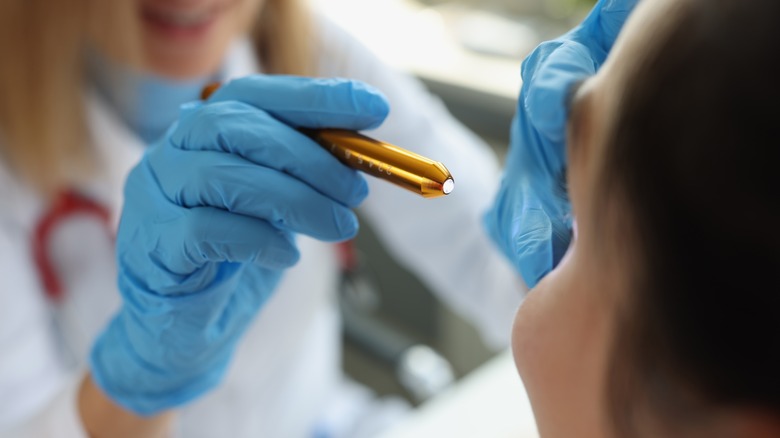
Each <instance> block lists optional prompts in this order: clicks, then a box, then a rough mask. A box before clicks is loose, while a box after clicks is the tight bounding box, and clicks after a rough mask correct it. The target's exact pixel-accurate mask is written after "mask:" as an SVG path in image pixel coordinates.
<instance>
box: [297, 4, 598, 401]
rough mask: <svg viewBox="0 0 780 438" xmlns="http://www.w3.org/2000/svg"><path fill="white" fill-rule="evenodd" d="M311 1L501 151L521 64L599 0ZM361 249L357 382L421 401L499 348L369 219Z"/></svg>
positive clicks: (351, 363) (349, 351)
mask: <svg viewBox="0 0 780 438" xmlns="http://www.w3.org/2000/svg"><path fill="white" fill-rule="evenodd" d="M310 1H311V2H312V3H313V4H314V6H315V8H316V9H318V10H319V11H320V12H321V13H322V14H324V15H326V16H328V17H330V19H332V20H333V21H335V22H337V23H339V24H341V25H342V26H343V27H344V28H346V29H347V30H348V31H349V32H351V33H353V34H354V35H356V36H357V37H358V38H359V39H360V40H361V41H362V42H363V43H364V44H365V45H367V46H369V47H370V48H372V49H374V50H375V51H376V52H377V53H378V54H379V55H380V57H382V58H383V59H384V60H385V61H386V62H388V63H389V64H391V65H392V66H395V67H397V68H399V69H403V70H407V71H409V72H411V73H412V74H414V75H416V76H417V77H419V78H420V79H421V80H422V81H423V82H424V84H425V85H426V86H427V87H428V88H429V90H431V91H432V92H433V93H435V94H437V95H438V96H439V97H440V98H441V99H442V100H443V101H444V103H445V104H446V105H447V107H448V108H449V110H450V111H451V112H452V113H453V114H454V115H455V116H456V117H457V118H459V119H460V120H461V122H463V123H464V124H465V125H466V126H468V127H469V128H470V129H472V130H473V131H475V132H476V133H477V134H478V135H480V136H481V137H482V138H483V139H484V140H486V141H487V142H488V143H489V144H490V145H491V146H492V147H494V148H495V149H496V151H497V152H498V153H499V155H501V156H503V154H504V152H505V149H506V145H507V144H508V136H509V126H510V122H511V119H512V116H513V114H514V107H515V104H516V98H517V95H518V92H519V88H520V63H521V61H522V59H523V58H524V57H525V56H526V55H527V54H528V53H529V52H530V51H531V50H532V49H533V48H534V47H535V46H536V45H537V44H538V43H540V42H541V41H544V40H547V39H552V38H555V37H557V36H559V35H561V34H562V33H564V32H566V31H567V30H568V29H570V28H571V27H572V26H573V25H575V24H576V23H578V22H579V21H580V20H581V19H582V18H584V16H585V14H586V13H587V11H588V10H589V8H590V7H591V6H592V5H593V3H594V0H310ZM377 17H382V19H381V20H379V19H377ZM354 243H355V245H354V246H355V247H354V251H355V253H354V254H352V256H354V257H352V258H351V259H352V260H353V263H352V268H351V271H350V272H349V273H347V274H346V275H345V281H344V288H343V293H342V310H343V315H344V321H345V325H344V326H345V330H344V343H345V349H344V363H345V368H346V370H347V372H348V373H349V375H350V376H351V377H352V378H353V379H355V380H357V381H359V382H361V383H363V384H365V385H368V386H369V387H371V388H372V389H373V390H374V391H376V392H377V393H378V394H380V395H393V396H398V397H402V398H404V399H406V400H407V401H409V402H410V403H412V404H413V405H418V404H420V403H421V402H424V401H425V400H427V399H429V398H431V397H432V396H434V395H436V394H438V393H440V392H441V391H442V390H443V389H445V388H447V387H448V386H449V384H450V383H452V382H454V381H457V380H458V379H460V378H461V377H462V376H464V375H466V374H467V373H469V372H471V371H472V370H474V369H475V368H477V367H478V366H480V365H481V364H483V363H484V362H485V361H487V360H488V359H490V358H491V357H493V356H494V355H496V354H497V353H499V352H497V351H491V350H490V349H489V348H487V347H486V346H485V345H484V344H483V343H482V341H481V339H480V337H479V335H478V334H477V333H476V332H475V331H474V329H473V328H471V327H470V326H469V325H468V324H467V323H466V322H464V321H463V320H462V319H461V318H459V317H458V316H456V315H455V314H453V313H452V312H451V311H450V310H449V309H447V308H446V307H443V306H442V305H441V304H440V303H439V302H438V301H437V300H436V299H435V298H434V297H433V296H432V295H431V294H430V293H429V291H428V290H426V288H425V287H424V286H423V285H422V284H420V283H419V282H418V281H417V279H416V278H414V276H413V275H411V274H410V273H408V272H407V271H405V270H404V269H403V268H401V267H399V266H398V265H397V264H396V263H394V262H393V261H392V259H390V258H389V257H388V256H387V254H386V253H385V251H384V250H383V248H382V247H381V245H379V244H378V242H377V240H376V238H375V236H374V234H373V232H372V230H371V229H370V228H367V227H366V226H365V223H364V225H363V226H362V227H361V231H360V234H359V236H358V237H357V239H356V240H355V242H354Z"/></svg>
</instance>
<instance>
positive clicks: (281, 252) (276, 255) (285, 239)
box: [255, 230, 301, 269]
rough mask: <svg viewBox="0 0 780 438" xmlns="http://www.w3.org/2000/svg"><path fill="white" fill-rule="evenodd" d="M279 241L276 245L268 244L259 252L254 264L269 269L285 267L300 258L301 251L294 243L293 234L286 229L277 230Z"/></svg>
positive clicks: (290, 265)
mask: <svg viewBox="0 0 780 438" xmlns="http://www.w3.org/2000/svg"><path fill="white" fill-rule="evenodd" d="M278 234H279V237H281V239H279V241H278V242H277V243H278V244H276V245H269V247H268V248H266V249H265V251H264V252H262V253H260V254H259V256H258V257H257V259H255V264H257V265H259V266H262V267H265V268H269V269H287V268H289V267H292V266H295V265H296V264H297V263H298V261H299V260H300V259H301V253H300V251H299V250H298V247H297V246H296V244H295V236H294V235H293V234H292V233H290V232H287V231H282V230H279V231H278Z"/></svg>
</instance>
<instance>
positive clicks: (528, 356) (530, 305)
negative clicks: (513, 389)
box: [512, 283, 550, 389]
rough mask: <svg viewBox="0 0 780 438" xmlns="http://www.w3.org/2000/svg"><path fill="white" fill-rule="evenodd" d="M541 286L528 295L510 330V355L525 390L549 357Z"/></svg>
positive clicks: (532, 382)
mask: <svg viewBox="0 0 780 438" xmlns="http://www.w3.org/2000/svg"><path fill="white" fill-rule="evenodd" d="M543 293H544V284H543V283H542V284H540V285H539V286H537V287H536V288H534V289H533V291H532V292H531V293H529V294H528V296H527V297H526V299H525V300H524V301H523V304H522V305H521V306H520V308H519V309H518V311H517V314H516V315H515V321H514V325H513V327H512V353H513V355H514V358H515V366H517V369H518V371H519V373H520V376H521V377H522V379H523V382H524V384H525V385H526V387H530V388H527V389H532V388H534V387H535V386H536V385H535V383H534V382H535V381H536V380H538V374H539V373H538V371H537V369H538V368H540V367H542V366H543V364H544V362H545V361H546V355H547V354H549V351H550V345H549V342H548V340H547V339H546V336H545V334H546V333H545V332H546V330H545V328H544V323H545V318H544V315H543V314H542V309H543V306H542V305H541V302H540V301H541V300H540V299H541V298H542V294H543Z"/></svg>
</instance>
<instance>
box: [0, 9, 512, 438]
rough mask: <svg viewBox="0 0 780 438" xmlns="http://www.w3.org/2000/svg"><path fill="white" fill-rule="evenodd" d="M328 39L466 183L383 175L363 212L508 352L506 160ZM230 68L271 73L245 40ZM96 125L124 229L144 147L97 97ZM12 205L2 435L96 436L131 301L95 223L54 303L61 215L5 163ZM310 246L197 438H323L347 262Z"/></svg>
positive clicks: (326, 27) (100, 182) (3, 297)
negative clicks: (99, 344)
mask: <svg viewBox="0 0 780 438" xmlns="http://www.w3.org/2000/svg"><path fill="white" fill-rule="evenodd" d="M319 30H320V38H321V41H322V43H323V46H324V47H325V49H324V50H323V51H322V52H321V53H319V54H318V57H319V63H318V66H319V71H318V74H319V75H321V76H341V77H350V78H356V79H360V80H363V81H366V82H368V83H370V84H372V85H374V86H376V87H377V88H379V89H380V90H382V91H383V92H384V93H385V94H386V95H387V97H388V98H389V101H390V104H391V113H390V116H389V118H388V119H387V121H386V122H385V124H384V125H383V126H382V127H380V128H379V129H377V130H376V131H374V132H372V135H374V136H376V137H377V138H381V139H384V140H387V141H390V142H393V143H396V144H399V145H403V146H404V147H407V148H410V149H412V150H414V151H416V152H419V153H421V154H423V155H426V156H429V157H431V158H433V159H436V160H439V161H442V162H444V163H446V165H447V166H448V168H449V169H450V171H451V172H452V174H453V175H454V177H455V181H456V188H455V191H454V192H453V194H451V195H450V196H447V197H444V198H439V199H422V198H419V197H417V196H415V195H413V194H410V193H408V192H406V191H404V190H399V189H398V188H397V187H395V186H393V185H391V184H388V183H387V182H384V181H380V180H377V179H374V178H370V177H369V178H368V180H369V186H370V191H371V194H370V196H369V197H368V199H367V200H366V201H365V203H364V204H363V205H362V206H361V208H360V210H361V212H362V215H363V217H364V218H365V219H366V220H368V221H370V222H371V224H372V226H373V228H374V229H375V230H376V231H377V232H378V234H379V236H380V237H381V238H382V240H383V242H384V243H385V244H386V245H387V248H388V250H389V251H390V253H391V254H393V255H395V256H397V258H398V259H399V260H402V261H404V263H405V265H406V266H407V267H408V268H410V269H411V270H412V271H413V272H415V273H416V274H418V275H419V276H420V278H421V279H422V280H423V281H424V282H425V283H426V284H427V285H428V286H429V287H430V288H431V289H432V290H433V291H434V292H435V293H437V294H438V295H439V296H440V297H441V298H442V299H444V300H445V301H446V302H447V303H449V304H450V305H451V306H452V307H453V308H454V309H455V310H456V311H458V312H459V313H461V314H462V315H464V316H465V317H467V318H468V319H470V320H471V321H473V322H474V323H475V324H476V325H477V326H478V327H479V328H480V329H481V331H482V333H483V334H484V337H485V339H486V340H487V341H488V342H490V343H492V344H494V345H496V346H505V345H506V344H507V342H508V336H509V332H510V325H511V320H512V316H513V315H514V311H515V309H516V307H517V305H518V304H519V302H520V299H521V297H522V295H523V293H524V291H525V286H524V285H523V284H522V282H521V280H520V279H519V277H518V276H517V275H516V274H515V273H514V271H513V270H512V268H511V267H510V266H509V264H508V263H507V262H506V261H505V260H504V259H503V257H501V256H500V254H499V253H498V251H497V250H496V249H495V248H494V246H493V245H492V244H491V243H490V242H489V240H488V238H487V237H486V236H485V234H484V233H483V231H482V227H481V216H482V214H483V212H484V210H485V209H486V208H487V207H488V206H489V204H490V202H491V201H492V198H493V195H494V193H495V190H496V188H497V186H498V179H499V167H498V163H497V160H496V158H495V156H494V155H493V154H492V152H491V151H490V150H489V148H488V147H487V146H486V145H484V144H483V143H482V142H481V141H480V140H479V139H478V138H476V137H475V136H474V135H473V134H471V133H470V132H468V131H466V130H465V129H464V128H463V127H462V126H461V125H460V124H458V123H457V122H456V121H455V120H454V119H453V118H452V117H451V116H450V115H449V114H448V113H447V111H446V110H445V108H444V106H443V105H442V104H441V103H440V102H439V101H438V100H437V99H436V98H434V97H433V96H431V95H430V94H428V93H427V92H426V91H425V89H424V88H423V87H422V86H421V84H420V83H418V82H417V81H416V80H414V79H412V78H410V77H408V76H406V75H402V74H399V73H398V72H395V71H392V70H391V69H389V68H388V67H387V66H385V65H383V64H382V63H381V62H380V61H379V60H378V59H377V58H376V57H375V56H374V55H373V54H371V53H369V52H368V51H367V50H366V49H365V48H364V47H363V46H361V45H360V44H359V43H358V42H357V41H356V40H355V39H354V38H353V37H351V36H350V35H348V34H346V33H345V32H344V31H342V30H341V29H338V28H336V27H335V26H334V25H332V24H329V23H324V22H323V23H320V27H319ZM226 71H227V74H228V76H229V77H237V76H242V75H246V74H250V73H255V72H257V71H258V68H257V65H256V61H255V58H254V55H253V53H252V49H251V47H250V44H249V43H248V42H247V41H241V42H237V43H236V44H234V47H233V48H232V49H231V51H230V53H229V55H228V57H227V68H226ZM89 123H90V126H91V130H92V134H93V137H94V138H95V139H96V142H95V143H96V145H97V146H96V147H97V153H98V154H99V157H100V160H101V172H100V174H99V175H97V176H96V178H95V179H94V181H93V182H92V183H91V184H89V185H86V186H84V187H81V188H80V190H81V191H82V192H84V193H88V194H89V195H90V196H92V197H93V198H94V199H97V200H99V201H100V202H101V203H103V204H104V205H106V206H107V207H108V208H109V209H110V211H111V212H112V214H113V216H112V217H113V219H114V221H116V219H117V218H118V215H119V212H120V208H121V203H122V194H121V193H122V185H123V181H124V178H125V176H126V175H127V173H128V171H129V170H130V168H131V167H132V166H133V165H134V164H135V163H136V162H137V161H138V160H139V158H140V156H141V154H142V153H143V150H144V146H143V145H142V144H141V142H140V140H139V139H138V138H137V137H136V136H135V135H133V134H132V133H131V132H129V131H128V130H127V128H126V127H125V126H124V125H122V123H121V122H120V121H119V119H118V118H117V116H116V114H114V113H113V111H112V110H111V108H109V107H108V106H107V105H106V104H105V103H104V102H102V101H101V100H100V98H98V97H97V96H96V95H94V94H93V93H89ZM0 205H2V208H1V209H0V271H1V272H2V275H0V437H5V436H19V437H27V436H29V437H44V436H57V437H64V438H71V437H73V438H75V437H83V436H85V435H84V432H83V430H82V429H81V426H80V423H79V421H78V419H77V414H76V408H75V394H76V390H77V388H76V385H77V382H78V381H79V379H80V378H81V376H82V373H83V372H84V366H85V365H84V362H85V357H86V355H87V354H88V351H89V348H90V345H91V342H92V341H93V339H94V338H95V336H96V335H97V333H98V332H99V330H100V329H101V327H102V326H103V324H105V322H106V321H107V320H108V319H109V317H110V316H111V313H112V312H113V310H114V309H115V308H116V307H117V306H118V305H119V298H118V293H117V292H116V284H115V275H116V267H115V265H114V258H113V248H112V242H111V237H110V236H107V234H106V231H105V228H104V226H102V225H101V224H100V223H99V221H97V220H95V219H94V218H90V217H74V218H71V219H69V220H67V221H65V222H63V223H62V224H60V225H59V227H58V228H57V230H56V231H55V233H54V235H53V238H52V239H51V243H50V245H49V250H50V252H51V257H52V259H53V260H54V261H55V265H56V266H57V272H58V273H59V275H60V277H61V278H62V279H63V281H64V283H65V285H66V289H67V290H66V294H65V299H64V301H63V302H61V303H60V304H54V303H51V302H50V301H49V300H47V298H46V297H45V294H44V292H43V287H42V285H41V280H40V278H39V275H38V272H37V270H36V266H35V264H34V263H33V261H32V260H33V257H32V251H31V241H32V233H33V230H34V226H35V224H36V223H37V221H38V220H39V218H40V216H41V215H42V214H43V212H44V211H45V209H46V206H45V205H44V203H43V201H42V200H41V199H40V198H38V197H37V196H36V195H35V194H34V193H32V192H31V191H30V190H29V189H28V188H26V187H24V186H23V185H22V184H21V183H20V182H19V181H18V180H16V179H15V178H14V177H13V176H12V174H11V173H10V172H9V171H8V170H7V168H5V167H2V168H0ZM114 223H115V222H114ZM298 242H299V245H300V250H301V255H302V257H301V260H300V262H299V263H298V265H296V266H295V267H293V268H292V269H290V270H289V272H287V273H286V275H285V276H284V278H283V280H282V283H281V285H280V286H279V288H278V290H277V291H276V292H275V294H274V295H273V297H272V298H271V299H270V301H269V302H268V303H267V305H266V306H265V307H264V308H263V309H262V311H261V313H260V315H259V316H258V318H257V319H256V321H255V322H254V323H253V325H252V326H251V328H250V329H249V330H248V332H247V333H246V336H245V338H244V339H243V341H242V343H241V344H240V346H239V348H238V350H237V352H236V355H235V358H234V360H233V362H232V365H231V367H230V369H229V371H228V373H227V376H226V378H225V380H224V383H223V384H221V385H220V386H219V387H218V388H217V389H216V390H214V391H212V392H211V393H209V394H207V395H206V396H204V397H202V398H201V399H199V400H197V401H195V402H194V403H192V404H190V405H188V406H186V407H184V408H183V409H182V410H181V415H180V419H179V420H178V427H179V432H180V433H181V435H182V436H185V437H217V436H219V437H227V436H229V437H271V438H275V437H282V438H296V437H308V436H310V434H311V431H312V427H313V425H314V424H315V422H316V421H317V418H318V417H319V416H320V415H321V413H322V412H323V409H324V407H325V405H326V404H327V400H328V397H329V396H330V395H331V394H332V393H333V392H334V391H335V390H336V386H337V382H338V381H339V379H340V377H341V373H342V371H341V364H340V344H339V343H340V332H339V330H340V327H339V318H338V313H337V308H336V303H335V294H334V292H335V290H336V286H337V281H338V266H337V260H336V257H335V253H334V246H333V245H332V244H326V243H322V242H318V241H315V240H312V239H308V238H300V239H299V240H298ZM12 429H13V430H14V431H15V432H12V431H11V430H12Z"/></svg>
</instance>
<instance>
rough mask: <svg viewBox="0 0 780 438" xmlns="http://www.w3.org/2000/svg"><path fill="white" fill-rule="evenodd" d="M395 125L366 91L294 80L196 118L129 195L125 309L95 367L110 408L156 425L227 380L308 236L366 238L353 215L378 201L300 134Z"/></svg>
mask: <svg viewBox="0 0 780 438" xmlns="http://www.w3.org/2000/svg"><path fill="white" fill-rule="evenodd" d="M387 113H388V104H387V101H386V100H385V99H384V97H382V96H381V95H380V94H379V93H378V92H377V91H375V90H374V89H372V88H369V87H368V86H367V85H364V84H362V83H359V82H354V81H347V80H337V79H333V80H325V79H319V80H315V79H305V78H297V77H284V76H275V77H272V76H251V77H247V78H243V79H239V80H236V81H233V82H231V83H229V84H227V85H225V86H223V87H222V88H221V89H220V90H218V91H217V92H216V93H215V94H214V95H213V96H212V97H211V98H210V99H209V100H208V102H206V103H200V102H198V103H192V104H187V105H184V106H183V107H182V113H181V117H180V119H179V121H178V122H177V123H175V124H174V125H173V126H172V127H171V129H169V130H168V131H167V133H166V135H165V136H164V138H163V139H162V140H161V141H159V142H157V143H156V144H154V145H153V146H152V147H150V148H149V149H148V150H147V152H146V154H145V155H144V157H143V159H142V160H141V162H140V163H139V164H138V166H136V167H135V168H134V169H133V171H132V172H131V173H130V176H129V177H128V180H127V182H126V185H125V205H124V209H123V212H122V218H121V222H120V225H119V232H118V236H117V261H118V268H119V290H120V292H121V295H122V298H123V305H122V307H121V310H120V311H119V313H118V314H117V315H116V317H115V318H114V319H113V320H112V322H111V323H110V324H109V326H108V327H107V329H106V330H105V331H104V332H103V333H102V334H101V336H100V337H99V339H98V340H97V342H96V343H95V346H94V348H93V351H92V355H91V358H90V361H91V367H92V375H93V379H94V380H95V382H96V383H97V384H98V385H99V386H100V387H101V388H102V389H103V390H104V391H105V392H106V394H108V396H110V397H111V398H112V399H113V400H115V401H116V402H117V403H119V404H120V405H122V406H124V407H125V408H127V409H130V410H131V411H133V412H136V413H138V414H141V415H149V414H154V413H157V412H160V411H162V410H165V409H169V408H172V407H176V406H180V405H182V404H184V403H187V402H188V401H190V400H193V399H194V398H196V397H198V396H199V395H201V394H203V393H204V392H206V391H208V390H209V389H211V388H213V387H214V386H215V385H217V384H218V383H219V382H220V380H221V378H222V376H223V375H224V374H225V370H226V367H227V366H228V363H229V361H230V358H231V355H232V353H233V351H234V349H235V347H236V344H237V342H238V341H239V338H240V337H241V335H242V333H243V332H244V331H245V330H246V328H247V326H248V325H249V323H250V322H251V321H252V319H253V318H254V317H255V315H256V314H257V313H258V311H259V309H260V308H261V307H262V306H263V304H264V303H265V302H266V300H267V299H268V297H269V295H270V294H271V293H272V292H273V290H274V288H275V286H276V285H277V283H278V281H279V279H280V276H281V274H282V272H283V270H284V269H285V268H288V267H290V266H292V265H293V264H295V263H296V261H297V260H298V257H299V255H298V250H297V248H296V245H295V237H294V236H295V234H296V233H303V234H306V235H309V236H312V237H314V238H317V239H321V240H325V241H339V240H345V239H349V238H351V237H353V236H354V235H355V234H356V232H357V228H358V224H357V219H356V217H355V215H354V213H353V212H352V211H351V210H350V208H351V207H355V206H357V205H358V204H359V203H360V202H361V201H362V200H363V199H364V198H365V196H366V195H367V193H368V186H367V184H366V181H365V180H364V179H363V177H362V176H361V175H359V174H358V173H357V172H355V171H354V170H352V169H349V168H347V167H345V166H343V165H342V164H341V163H339V162H338V160H336V158H334V157H333V156H332V155H330V154H329V153H328V152H326V151H325V150H324V149H323V148H322V147H320V146H319V145H317V144H316V143H314V142H313V141H312V140H310V139H309V138H308V137H306V136H304V135H303V134H301V133H299V132H298V131H296V130H295V129H293V128H292V127H291V126H295V127H308V128H318V127H337V128H345V129H355V130H358V129H369V128H374V127H376V126H378V125H379V124H381V123H382V121H383V120H384V118H385V117H386V115H387ZM269 353H270V352H269Z"/></svg>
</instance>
